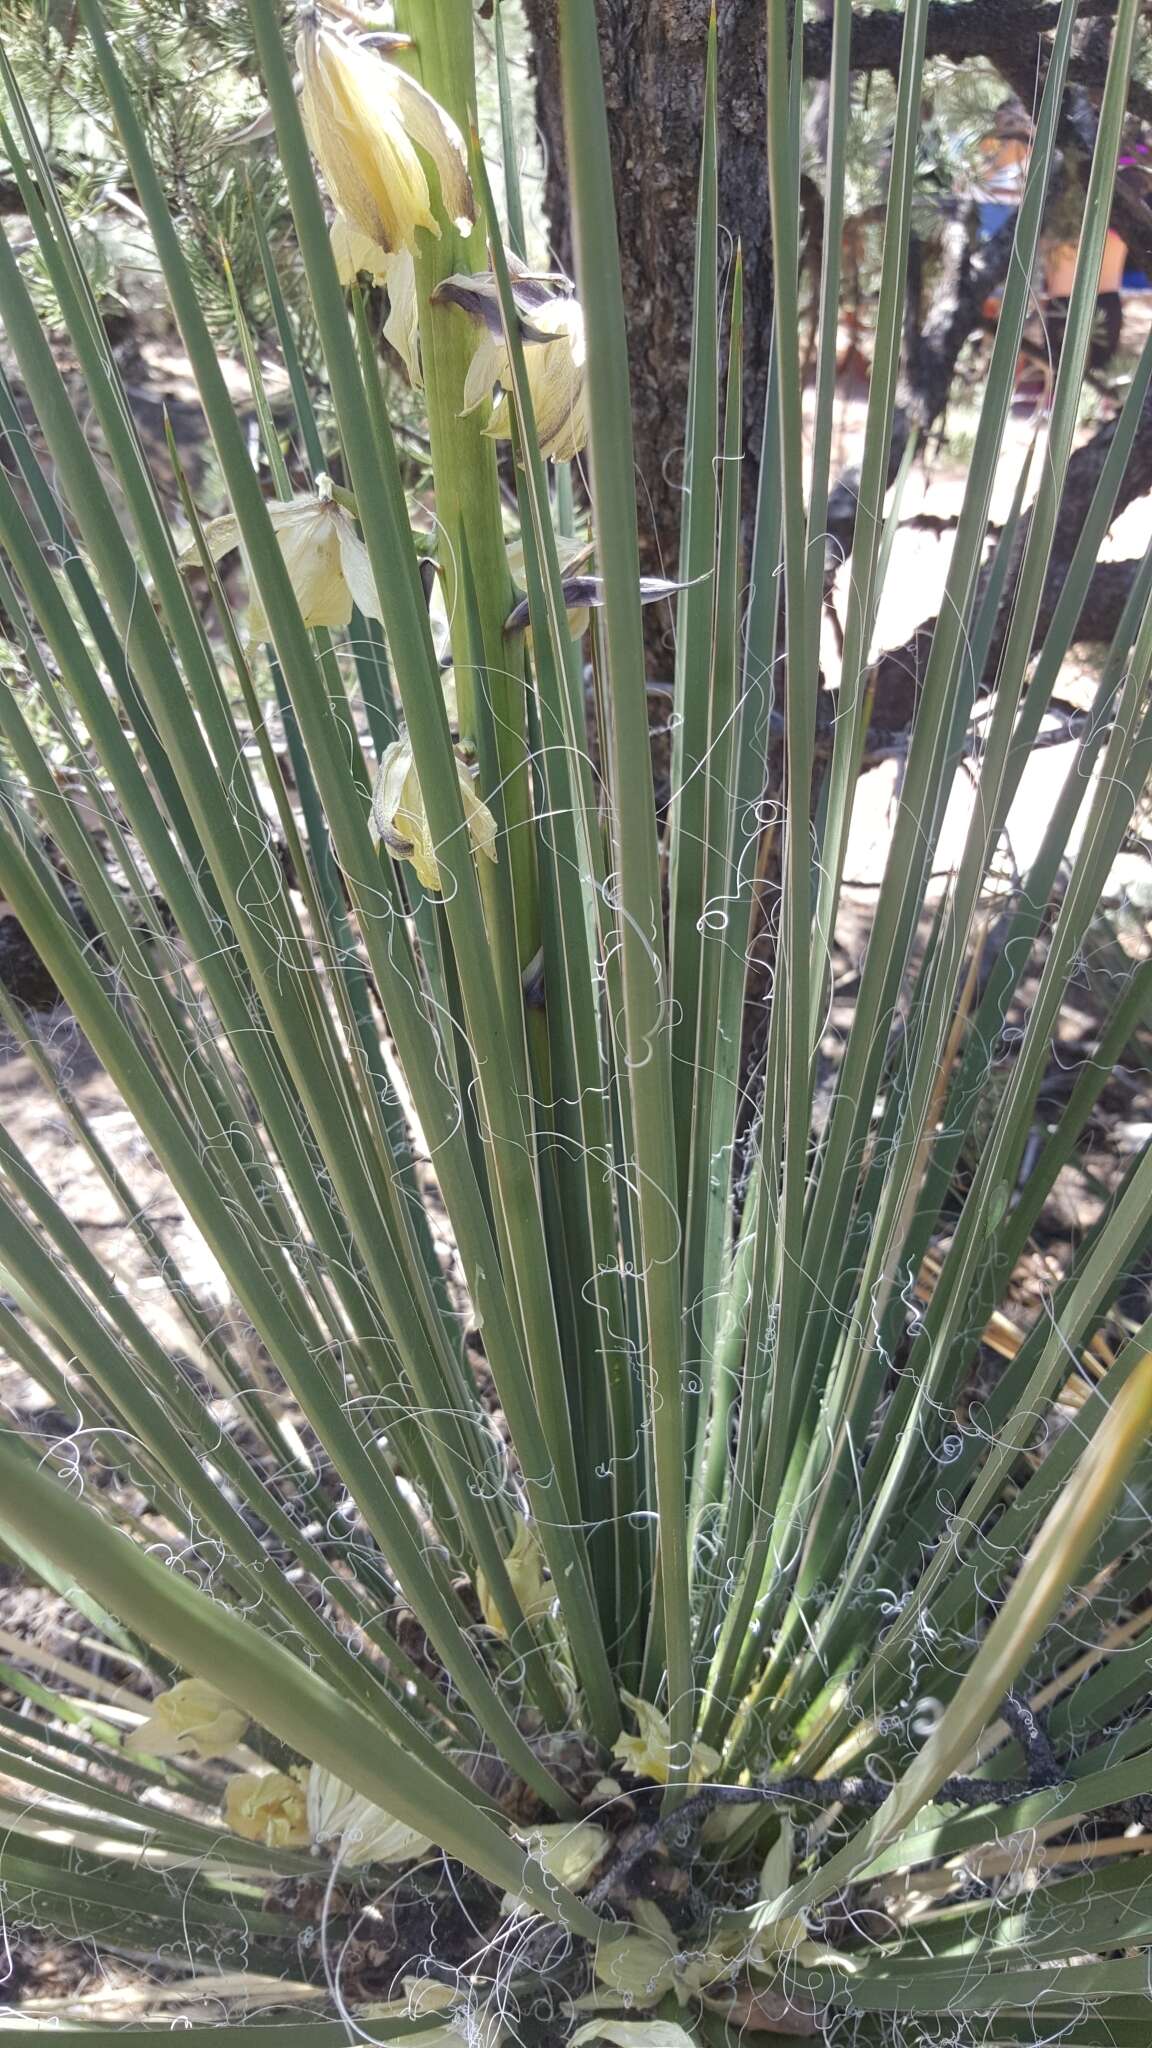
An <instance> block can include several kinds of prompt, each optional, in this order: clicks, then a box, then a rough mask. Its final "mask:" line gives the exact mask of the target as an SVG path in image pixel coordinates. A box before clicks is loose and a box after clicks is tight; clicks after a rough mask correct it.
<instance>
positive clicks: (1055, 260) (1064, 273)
mask: <svg viewBox="0 0 1152 2048" xmlns="http://www.w3.org/2000/svg"><path fill="white" fill-rule="evenodd" d="M1079 246H1080V245H1079V243H1078V242H1053V243H1051V244H1050V245H1049V247H1048V248H1047V249H1046V250H1045V252H1044V291H1045V294H1046V296H1047V297H1048V298H1050V299H1068V298H1071V296H1072V286H1073V283H1074V282H1075V278H1076V253H1077V250H1078V248H1079ZM1127 255H1128V245H1127V243H1126V242H1124V241H1122V240H1121V238H1120V236H1119V235H1118V234H1117V233H1116V230H1115V228H1109V230H1108V234H1107V236H1106V238H1105V242H1104V259H1103V262H1102V263H1101V266H1100V282H1099V284H1098V285H1097V287H1096V290H1097V292H1098V293H1099V292H1118V291H1119V289H1120V283H1121V279H1122V278H1123V276H1124V263H1125V259H1126V257H1127Z"/></svg>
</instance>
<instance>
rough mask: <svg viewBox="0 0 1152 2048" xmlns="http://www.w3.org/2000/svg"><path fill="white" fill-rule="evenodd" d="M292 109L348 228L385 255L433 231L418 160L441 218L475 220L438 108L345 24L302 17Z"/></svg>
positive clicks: (459, 148)
mask: <svg viewBox="0 0 1152 2048" xmlns="http://www.w3.org/2000/svg"><path fill="white" fill-rule="evenodd" d="M296 62H297V64H298V66H299V68H300V76H301V93H300V104H301V112H302V114H303V117H304V127H305V130H306V133H307V136H308V142H309V145H310V147H311V150H312V154H313V156H314V157H315V158H316V161H317V163H318V164H319V166H320V169H321V170H322V171H323V173H324V180H325V183H326V184H327V186H328V190H329V192H330V193H331V195H332V198H333V200H334V201H335V203H336V205H337V206H338V207H339V209H340V212H341V213H342V214H343V215H344V218H345V220H346V221H347V222H348V224H349V226H350V227H352V228H354V229H355V230H356V232H357V233H358V234H361V235H364V236H366V237H367V239H368V240H369V241H370V242H374V243H376V244H377V245H378V246H379V247H380V248H381V249H385V250H387V251H388V253H389V254H392V253H394V252H395V251H396V250H398V249H411V248H412V247H413V246H414V243H415V238H416V232H417V229H419V228H424V229H426V230H427V231H428V233H429V234H432V235H439V233H440V228H439V225H438V223H437V220H436V216H435V214H434V213H433V211H432V192H431V191H430V188H429V183H428V174H427V171H426V169H425V158H427V159H428V160H430V161H431V163H432V164H433V165H434V167H435V170H436V173H437V176H438V178H439V182H440V197H441V199H442V201H443V205H444V211H445V213H446V214H447V216H448V218H449V220H451V221H452V222H453V223H454V224H455V226H456V227H458V228H459V229H460V231H461V233H463V234H467V233H468V231H469V229H470V228H471V226H472V222H473V221H474V219H475V217H476V211H475V201H474V199H473V195H472V185H471V181H470V179H469V177H468V155H467V151H466V149H465V147H464V138H463V136H462V135H461V133H460V130H459V129H458V128H457V126H456V123H455V122H454V121H453V120H452V119H451V117H450V116H449V115H448V114H446V113H445V111H444V108H443V107H442V106H440V105H439V104H438V102H437V101H436V100H434V99H433V98H432V95H431V93H427V92H425V90H424V88H423V86H422V85H417V83H416V80H415V79H414V78H411V77H409V75H408V73H407V72H406V71H402V70H401V69H400V67H399V66H398V65H396V64H391V63H389V62H388V61H387V59H386V58H384V57H382V56H381V55H380V54H379V51H378V50H377V49H374V48H373V47H372V44H371V43H369V42H368V41H366V40H365V39H364V38H363V37H362V36H359V35H357V34H356V33H355V32H354V31H353V30H351V29H349V28H348V27H345V26H343V25H339V26H338V25H337V24H336V23H334V22H331V21H325V20H323V19H322V18H321V17H320V16H319V15H318V14H317V12H316V11H315V10H313V11H311V12H310V13H309V15H308V16H306V18H305V21H304V24H303V27H302V29H301V32H300V36H299V38H298V40H297V44H296Z"/></svg>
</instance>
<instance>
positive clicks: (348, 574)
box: [336, 512, 384, 619]
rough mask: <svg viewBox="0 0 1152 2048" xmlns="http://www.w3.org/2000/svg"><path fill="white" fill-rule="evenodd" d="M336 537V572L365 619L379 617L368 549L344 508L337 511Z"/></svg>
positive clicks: (378, 604) (381, 613) (380, 617)
mask: <svg viewBox="0 0 1152 2048" xmlns="http://www.w3.org/2000/svg"><path fill="white" fill-rule="evenodd" d="M336 538H337V542H338V546H339V553H340V573H341V575H342V577H343V579H344V583H345V587H346V588H347V591H348V595H349V597H350V598H351V599H352V600H353V601H354V602H355V603H356V604H357V605H358V606H359V608H360V610H361V611H362V612H363V614H364V616H365V618H366V619H382V618H383V616H384V614H383V612H382V611H381V609H380V597H379V593H378V592H377V589H376V579H375V577H374V576H373V574H372V565H371V563H370V562H369V560H368V550H367V548H366V547H365V545H364V543H363V541H362V540H361V538H360V536H359V534H358V533H357V532H356V531H355V530H354V528H353V525H352V521H351V520H350V519H349V518H348V516H347V514H346V513H344V512H341V513H340V515H339V521H338V524H337V527H336Z"/></svg>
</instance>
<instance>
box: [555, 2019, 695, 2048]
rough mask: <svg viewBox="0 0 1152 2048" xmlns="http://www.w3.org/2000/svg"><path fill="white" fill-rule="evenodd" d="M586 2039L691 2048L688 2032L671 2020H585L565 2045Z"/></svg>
mask: <svg viewBox="0 0 1152 2048" xmlns="http://www.w3.org/2000/svg"><path fill="white" fill-rule="evenodd" d="M587 2041H607V2042H610V2043H611V2044H612V2048H694V2042H693V2037H692V2035H691V2034H686V2033H685V2032H684V2029H683V2027H680V2026H677V2024H676V2021H675V2020H586V2021H585V2023H584V2025H583V2026H582V2027H577V2029H576V2032H575V2033H574V2034H573V2036H572V2039H571V2041H570V2042H569V2044H568V2048H584V2043H585V2042H587Z"/></svg>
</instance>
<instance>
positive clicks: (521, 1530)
mask: <svg viewBox="0 0 1152 2048" xmlns="http://www.w3.org/2000/svg"><path fill="white" fill-rule="evenodd" d="M504 1569H505V1571H506V1572H507V1574H508V1577H509V1578H510V1580H511V1581H512V1591H513V1592H514V1593H515V1595H516V1598H517V1599H518V1601H519V1602H520V1605H521V1607H522V1608H523V1610H524V1616H525V1619H526V1620H527V1621H542V1620H543V1619H544V1616H545V1615H546V1614H548V1613H549V1612H550V1610H551V1607H552V1582H551V1580H550V1579H546V1578H545V1577H544V1558H543V1553H542V1551H541V1549H540V1543H539V1539H538V1538H537V1535H536V1532H535V1530H534V1529H533V1527H532V1525H531V1523H530V1522H519V1523H518V1524H517V1527H516V1534H515V1536H514V1537H513V1538H512V1548H511V1550H510V1551H509V1552H508V1555H507V1557H506V1558H505V1559H504ZM476 1596H477V1598H478V1600H479V1602H480V1611H481V1613H482V1614H483V1616H484V1619H485V1621H486V1622H487V1623H488V1626H489V1628H490V1629H494V1630H495V1631H496V1633H497V1635H504V1634H505V1633H506V1630H505V1628H504V1624H503V1622H502V1621H501V1619H500V1610H499V1608H498V1607H497V1605H496V1602H495V1600H494V1599H493V1597H492V1588H491V1586H490V1585H489V1583H488V1580H487V1579H486V1577H485V1575H484V1573H483V1572H477V1574H476Z"/></svg>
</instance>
